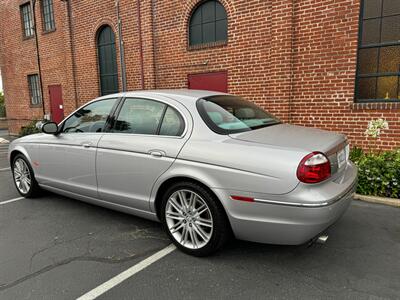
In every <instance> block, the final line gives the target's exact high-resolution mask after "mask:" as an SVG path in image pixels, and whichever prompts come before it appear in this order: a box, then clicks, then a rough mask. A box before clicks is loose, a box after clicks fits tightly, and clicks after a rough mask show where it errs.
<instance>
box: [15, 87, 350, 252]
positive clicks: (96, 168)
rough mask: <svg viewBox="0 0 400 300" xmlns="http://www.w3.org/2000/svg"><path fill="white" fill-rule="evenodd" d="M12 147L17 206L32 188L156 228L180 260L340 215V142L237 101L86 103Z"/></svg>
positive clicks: (301, 230)
mask: <svg viewBox="0 0 400 300" xmlns="http://www.w3.org/2000/svg"><path fill="white" fill-rule="evenodd" d="M41 129H42V131H43V133H40V134H35V135H30V136H26V137H23V138H20V139H17V140H15V141H14V142H12V144H11V146H10V149H9V154H8V155H9V161H10V164H11V167H12V171H13V177H14V182H15V186H16V188H17V190H18V192H19V193H20V194H21V195H22V196H24V197H27V198H29V197H33V196H36V195H38V194H39V193H40V191H41V189H45V190H49V191H52V192H55V193H59V194H62V195H65V196H68V197H72V198H76V199H79V200H83V201H86V202H90V203H93V204H97V205H101V206H105V207H108V208H111V209H115V210H119V211H122V212H126V213H130V214H133V215H136V216H140V217H144V218H147V219H151V220H157V221H161V222H162V224H163V226H164V228H165V230H166V232H167V234H168V235H169V237H170V238H171V240H172V241H173V242H174V243H175V244H176V245H177V247H178V248H180V249H181V250H182V251H184V252H186V253H189V254H192V255H197V256H204V255H208V254H210V253H212V252H214V251H216V250H218V249H219V248H221V247H222V246H223V245H224V244H225V242H226V241H227V240H228V238H229V237H230V236H231V235H232V234H233V235H234V236H235V237H236V238H238V239H243V240H249V241H255V242H262V243H273V244H287V245H295V244H302V243H305V242H307V241H310V240H312V239H313V238H314V237H316V236H318V235H319V234H321V233H322V232H323V231H324V230H325V229H326V228H327V227H329V226H330V225H332V224H333V223H334V222H335V221H337V220H338V219H339V218H340V217H341V216H342V214H343V213H344V212H345V211H346V209H347V208H348V206H349V204H350V201H351V198H352V197H351V196H352V194H353V192H354V190H355V185H356V181H357V170H356V168H355V167H354V165H353V164H352V163H351V162H350V161H349V159H348V154H349V146H348V142H347V139H346V137H345V136H344V135H341V134H337V133H333V132H327V131H322V130H318V129H312V128H305V127H300V126H293V125H289V124H284V123H282V122H281V121H279V120H278V119H277V118H276V117H274V116H273V115H271V114H270V113H268V112H266V111H264V110H263V109H261V108H260V107H258V106H256V105H255V104H253V103H251V102H248V101H246V100H244V99H242V98H240V97H237V96H232V95H228V94H223V93H217V92H209V91H194V90H155V91H140V92H128V93H121V94H114V95H108V96H104V97H101V98H98V99H95V100H93V101H91V102H89V103H87V104H85V105H84V106H82V107H81V108H79V109H78V110H76V111H75V112H74V113H72V114H71V115H69V116H68V117H67V118H66V119H65V120H63V121H62V122H61V123H60V124H58V125H57V124H55V123H52V122H49V123H45V124H43V125H41Z"/></svg>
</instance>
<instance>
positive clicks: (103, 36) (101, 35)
mask: <svg viewBox="0 0 400 300" xmlns="http://www.w3.org/2000/svg"><path fill="white" fill-rule="evenodd" d="M97 53H98V55H97V56H98V59H99V73H100V74H99V75H100V90H101V95H108V94H112V93H118V66H117V55H116V51H115V36H114V32H113V31H112V29H111V27H110V26H103V27H101V28H100V29H99V32H98V34H97Z"/></svg>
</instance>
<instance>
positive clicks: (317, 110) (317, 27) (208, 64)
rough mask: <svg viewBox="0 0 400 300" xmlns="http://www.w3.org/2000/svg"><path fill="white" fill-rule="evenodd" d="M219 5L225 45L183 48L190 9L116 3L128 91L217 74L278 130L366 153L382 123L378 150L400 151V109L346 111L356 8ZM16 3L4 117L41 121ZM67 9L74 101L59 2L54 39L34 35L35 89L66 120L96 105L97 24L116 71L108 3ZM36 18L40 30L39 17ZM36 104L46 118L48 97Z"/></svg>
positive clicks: (272, 0)
mask: <svg viewBox="0 0 400 300" xmlns="http://www.w3.org/2000/svg"><path fill="white" fill-rule="evenodd" d="M220 2H221V3H222V4H223V5H224V7H225V9H226V11H227V14H228V42H227V43H226V44H219V45H214V47H208V48H196V49H191V48H190V47H188V39H187V35H188V32H187V30H188V29H187V28H188V26H187V24H188V21H189V16H190V13H191V12H192V10H193V9H194V8H195V7H196V5H197V4H198V3H199V0H185V1H182V0H170V1H155V0H140V1H139V3H140V5H139V6H138V2H137V1H136V0H134V1H132V0H121V1H120V14H121V18H122V22H123V23H122V26H123V40H124V47H125V62H126V69H127V86H128V90H137V89H142V88H146V89H150V88H151V89H152V88H183V87H187V76H188V74H195V73H204V72H213V71H223V70H225V71H227V72H228V90H229V92H230V93H233V94H238V95H242V96H244V97H246V98H248V99H250V100H252V101H254V102H256V103H258V104H260V105H262V106H263V107H265V108H266V109H268V110H269V111H271V112H273V113H274V114H276V115H277V116H278V117H280V118H282V119H283V120H284V121H289V122H291V123H294V124H301V125H305V126H312V127H319V128H324V129H327V130H335V131H339V132H343V133H345V134H347V135H348V136H349V138H350V140H351V142H352V143H353V144H357V145H362V146H363V147H365V148H366V147H368V140H367V139H366V138H365V137H364V136H363V132H364V130H365V128H366V126H367V123H368V121H369V120H371V119H373V118H378V117H384V118H386V119H387V120H388V121H389V125H390V129H389V130H388V131H387V132H386V133H384V134H383V136H382V138H381V140H380V141H379V143H378V146H379V147H380V148H385V149H386V148H393V147H400V109H399V108H400V104H391V105H389V104H383V105H371V104H370V105H364V104H354V100H353V99H354V82H355V71H356V56H357V55H356V54H357V39H358V22H359V21H358V18H359V11H360V0H301V1H292V0H221V1H220ZM3 3H4V5H3ZM21 3H23V1H15V0H14V1H13V0H3V1H2V5H1V6H0V14H1V15H4V14H6V15H7V16H8V17H7V18H2V19H1V20H0V34H1V36H0V65H1V68H2V72H3V77H4V88H5V93H6V102H7V114H8V116H10V117H11V118H13V119H31V118H33V117H38V116H41V109H40V108H30V107H29V95H28V87H27V80H26V75H27V74H30V73H33V72H36V70H37V65H36V60H35V56H34V53H35V48H34V46H35V45H34V39H30V40H23V39H22V34H21V31H22V30H21V22H20V15H19V4H21ZM71 3H72V19H73V26H72V34H73V45H74V48H75V56H74V58H75V64H76V77H75V84H76V87H77V90H76V93H77V99H75V96H74V92H75V90H74V78H73V76H72V66H73V63H72V58H73V55H72V52H71V44H70V31H69V28H68V22H67V21H68V15H67V3H65V2H61V1H54V6H55V13H56V26H57V30H56V31H55V32H53V33H50V34H41V33H40V34H39V43H40V45H41V57H42V65H43V66H42V69H43V82H44V89H45V91H47V86H48V85H50V84H61V85H62V87H63V97H64V103H65V112H66V113H69V112H71V111H72V110H73V109H74V108H75V102H77V104H78V105H81V104H83V103H85V102H87V101H89V100H91V99H93V98H95V97H97V96H99V93H100V87H99V80H98V65H97V50H96V33H97V31H98V29H99V28H100V27H101V26H102V25H105V24H107V25H110V26H111V27H112V28H113V29H114V32H115V35H116V42H117V43H116V44H117V45H116V46H117V60H118V64H119V48H118V35H117V19H116V10H115V6H114V1H84V0H74V1H72V2H71ZM138 11H140V17H141V22H140V23H139V19H138V14H137V12H138ZM37 18H38V22H41V20H40V18H41V16H40V13H39V10H37ZM6 19H7V20H6ZM2 28H7V30H4V29H2ZM139 33H141V36H140V34H139ZM140 38H141V40H142V45H141V44H140ZM142 56H143V82H142V65H141V57H142ZM119 67H120V66H119ZM118 71H119V86H120V88H121V86H122V80H121V72H120V69H119V70H118ZM45 103H46V110H48V103H49V100H48V97H47V93H45ZM24 122H25V121H24V120H20V121H16V120H12V121H11V122H10V124H11V131H12V132H17V131H18V128H19V126H20V125H21V124H23V123H24Z"/></svg>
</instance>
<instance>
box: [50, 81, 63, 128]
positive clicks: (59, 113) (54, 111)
mask: <svg viewBox="0 0 400 300" xmlns="http://www.w3.org/2000/svg"><path fill="white" fill-rule="evenodd" d="M49 96H50V113H51V120H52V121H53V122H56V123H57V124H58V123H60V122H61V121H62V120H63V119H64V101H63V99H62V90H61V85H49Z"/></svg>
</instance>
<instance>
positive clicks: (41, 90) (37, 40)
mask: <svg viewBox="0 0 400 300" xmlns="http://www.w3.org/2000/svg"><path fill="white" fill-rule="evenodd" d="M31 2H32V3H31V5H32V14H33V30H34V34H35V46H36V59H37V65H38V72H39V85H40V94H41V97H42V109H43V119H44V118H45V116H46V108H45V104H44V94H43V81H42V68H41V64H40V52H39V39H38V35H37V28H36V10H35V6H36V0H32V1H31Z"/></svg>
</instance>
